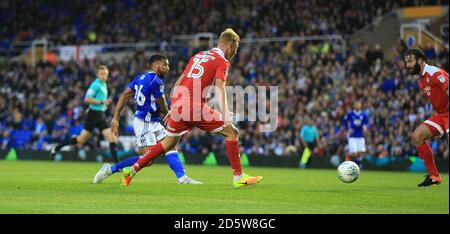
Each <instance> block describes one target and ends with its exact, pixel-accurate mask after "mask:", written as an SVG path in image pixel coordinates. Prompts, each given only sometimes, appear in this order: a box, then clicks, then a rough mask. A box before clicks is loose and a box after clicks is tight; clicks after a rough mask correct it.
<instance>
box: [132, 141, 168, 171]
mask: <svg viewBox="0 0 450 234" xmlns="http://www.w3.org/2000/svg"><path fill="white" fill-rule="evenodd" d="M162 153H164V148H163V146H162V144H161V143H158V144H156V145H154V146H152V147H150V148H149V149H148V150H147V152H146V153H145V154H144V155H143V156H142V157H141V158H139V160H138V161H137V162H136V163H135V164H134V165H133V170H134V171H135V172H138V171H139V170H141V169H142V168H144V167H145V166H147V165H148V164H149V163H150V161H152V160H153V159H155V158H156V157H158V156H159V155H160V154H162Z"/></svg>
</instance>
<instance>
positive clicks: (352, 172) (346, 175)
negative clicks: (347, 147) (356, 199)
mask: <svg viewBox="0 0 450 234" xmlns="http://www.w3.org/2000/svg"><path fill="white" fill-rule="evenodd" d="M337 174H338V178H339V179H340V180H341V181H342V182H344V183H353V182H355V180H357V179H358V177H359V167H358V165H357V164H356V163H354V162H352V161H345V162H343V163H341V164H340V165H339V167H338V169H337Z"/></svg>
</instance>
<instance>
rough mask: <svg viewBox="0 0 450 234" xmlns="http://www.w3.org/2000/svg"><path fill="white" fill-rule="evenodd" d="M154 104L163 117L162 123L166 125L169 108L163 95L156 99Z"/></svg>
mask: <svg viewBox="0 0 450 234" xmlns="http://www.w3.org/2000/svg"><path fill="white" fill-rule="evenodd" d="M155 101H156V104H158V106H159V108H160V109H161V114H163V115H164V119H163V122H164V124H167V121H168V119H169V118H168V117H169V106H168V105H167V101H166V97H165V96H164V95H163V96H161V97H160V98H158V99H156V100H155Z"/></svg>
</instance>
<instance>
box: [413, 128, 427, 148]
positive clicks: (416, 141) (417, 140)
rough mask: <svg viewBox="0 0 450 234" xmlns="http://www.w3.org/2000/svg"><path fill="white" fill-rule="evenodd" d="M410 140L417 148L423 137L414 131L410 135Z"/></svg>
mask: <svg viewBox="0 0 450 234" xmlns="http://www.w3.org/2000/svg"><path fill="white" fill-rule="evenodd" d="M411 139H412V142H413V144H414V145H415V146H419V145H421V144H423V142H424V140H423V137H422V136H421V134H420V133H419V132H417V131H414V132H413V133H412V134H411Z"/></svg>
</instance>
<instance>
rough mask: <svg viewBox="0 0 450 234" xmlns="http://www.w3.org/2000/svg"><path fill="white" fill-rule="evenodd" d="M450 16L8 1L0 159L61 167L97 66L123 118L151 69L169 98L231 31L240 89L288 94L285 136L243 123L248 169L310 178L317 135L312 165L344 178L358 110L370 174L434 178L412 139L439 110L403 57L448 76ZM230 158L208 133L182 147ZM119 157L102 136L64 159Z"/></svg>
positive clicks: (127, 122)
mask: <svg viewBox="0 0 450 234" xmlns="http://www.w3.org/2000/svg"><path fill="white" fill-rule="evenodd" d="M448 12H449V10H448V1H439V0H434V1H433V0H399V1H393V0H387V1H376V0H349V1H337V0H303V1H300V0H299V1H281V0H261V1H256V0H248V1H238V0H229V1H225V0H183V1H181V0H168V1H138V0H115V1H92V0H90V1H87V0H78V1H56V0H53V1H40V0H33V1H31V0H29V1H27V0H14V1H12V0H2V1H1V2H0V25H1V27H0V158H6V159H16V158H19V159H22V158H27V159H49V157H48V151H49V150H50V149H51V148H52V146H54V145H55V144H57V143H59V142H61V141H62V140H63V139H64V138H66V137H70V136H76V135H78V134H79V133H80V132H81V130H82V129H83V125H82V124H83V122H84V121H83V113H84V111H85V110H86V108H87V105H86V104H84V103H83V99H84V95H85V91H86V89H87V87H88V86H89V84H90V83H91V82H92V81H93V80H94V79H95V78H96V77H95V67H96V66H97V65H99V64H105V65H107V66H108V68H109V69H110V77H109V81H108V89H109V94H110V97H111V98H112V99H113V101H114V105H115V103H116V102H117V100H118V96H119V95H120V93H121V92H122V91H123V90H124V89H125V87H126V85H127V84H128V83H129V82H130V81H131V80H132V79H133V78H134V76H135V75H137V74H139V73H141V72H143V71H144V70H145V69H146V68H147V67H146V65H147V64H146V61H147V60H148V58H149V57H150V56H151V55H152V54H155V53H162V54H165V55H167V56H168V57H169V59H170V64H171V71H170V74H169V75H168V76H167V77H165V78H164V82H165V87H166V88H165V91H166V96H169V92H170V90H171V89H172V87H173V84H174V83H175V81H176V79H177V78H178V77H179V75H180V74H181V73H182V71H183V69H184V67H185V65H186V63H187V61H188V59H189V57H190V56H191V55H193V54H195V53H196V52H198V51H201V50H205V49H208V48H211V47H213V46H215V43H216V41H217V36H218V34H220V32H222V31H223V29H225V28H226V27H231V28H233V29H234V30H235V31H236V32H237V33H238V34H239V35H240V36H241V44H240V49H239V51H238V54H237V56H236V57H235V58H234V59H233V60H232V69H231V71H230V73H229V78H228V85H230V86H237V85H239V86H243V87H246V86H267V87H268V86H278V91H279V96H278V100H279V103H278V107H279V109H278V119H277V121H278V128H277V130H276V131H274V132H271V133H261V132H259V131H255V129H258V127H259V125H260V124H261V123H260V122H258V121H256V122H252V121H240V122H237V123H236V124H237V126H238V127H239V128H240V130H241V134H240V137H241V140H240V146H241V152H242V156H243V157H244V158H245V160H247V159H249V160H248V161H247V163H244V164H247V165H264V166H270V165H275V166H290V167H296V166H298V165H299V162H300V159H301V156H302V153H303V150H304V148H305V147H304V145H303V144H302V139H301V134H300V132H301V129H302V128H303V127H304V126H305V125H312V126H314V127H316V128H317V130H318V133H319V134H318V136H317V142H318V144H317V145H316V147H315V148H314V149H312V156H311V164H308V166H309V167H332V166H335V165H337V164H338V163H339V162H340V161H342V160H344V158H345V156H346V155H347V151H348V150H347V136H346V134H347V133H346V131H345V129H344V127H343V118H344V116H345V114H346V113H347V112H348V111H350V110H351V109H352V106H353V103H354V102H355V101H356V100H359V101H361V102H362V105H363V111H364V112H365V113H366V114H367V116H368V118H369V135H367V136H366V147H367V155H366V157H365V161H366V164H365V165H366V167H367V168H378V169H396V170H419V171H420V170H425V168H424V166H423V164H421V160H420V159H419V158H418V156H417V152H416V150H415V147H414V146H413V144H412V141H411V133H412V131H413V130H414V129H415V128H416V127H417V126H419V125H420V124H421V123H422V122H423V121H424V120H425V119H426V118H428V117H429V116H430V115H432V114H433V108H432V106H431V104H430V103H429V102H428V101H427V99H426V97H425V96H424V95H423V94H422V93H421V92H420V90H419V89H418V86H417V78H415V77H412V76H410V75H408V74H407V71H406V70H405V67H404V63H403V61H402V57H401V55H402V53H403V52H404V51H405V50H406V49H407V48H408V47H413V46H414V47H420V48H422V49H423V51H424V52H425V54H426V56H427V59H428V63H429V64H431V65H434V66H438V67H441V68H442V69H444V70H446V71H447V72H448V69H449V61H448V58H449V54H448V52H449V43H448ZM268 98H269V97H268V95H267V99H268ZM254 101H255V100H253V99H249V98H247V99H246V102H249V103H251V102H254ZM114 105H112V106H110V107H109V109H108V111H107V113H109V114H108V115H107V116H108V120H110V118H111V116H112V113H113V109H114V108H113V107H114ZM133 105H134V103H132V102H129V103H128V106H127V107H126V108H125V110H124V111H123V113H122V118H121V122H120V127H121V129H120V135H121V136H120V138H119V139H120V150H121V151H120V153H119V156H120V157H121V158H125V157H128V156H129V155H132V154H133V152H134V150H135V144H134V136H133V129H132V120H133V116H134V107H133ZM259 111H262V110H259ZM430 143H431V147H432V149H433V152H434V154H435V158H436V162H437V163H438V168H440V170H446V171H448V157H449V147H448V138H446V137H443V138H435V139H433V140H432V141H431V142H430ZM224 148H225V145H224V142H223V139H222V138H221V137H217V136H211V135H209V134H208V133H205V132H202V131H198V130H193V131H192V132H191V133H190V134H188V135H186V136H184V137H183V138H182V141H181V143H180V149H181V150H182V152H183V153H184V155H192V157H191V156H189V158H194V159H188V157H186V161H187V162H188V163H190V162H192V163H204V164H217V161H218V162H219V164H220V163H221V162H222V159H220V155H221V154H223V152H222V151H224V150H223V149H224ZM108 151H109V147H108V144H107V143H106V141H104V139H103V138H102V137H101V134H95V135H94V136H93V137H92V138H91V140H90V142H89V143H88V144H87V145H86V146H83V147H80V148H77V150H76V151H75V153H76V156H74V157H73V158H70V157H69V158H68V157H64V154H63V155H62V156H61V157H59V158H57V160H96V161H108V160H110V158H109V152H108ZM91 152H95V153H91ZM195 155H197V156H195ZM195 157H197V158H195ZM215 158H217V160H216V161H214V160H215ZM183 160H184V159H183ZM189 160H191V161H189ZM208 160H209V161H208Z"/></svg>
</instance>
